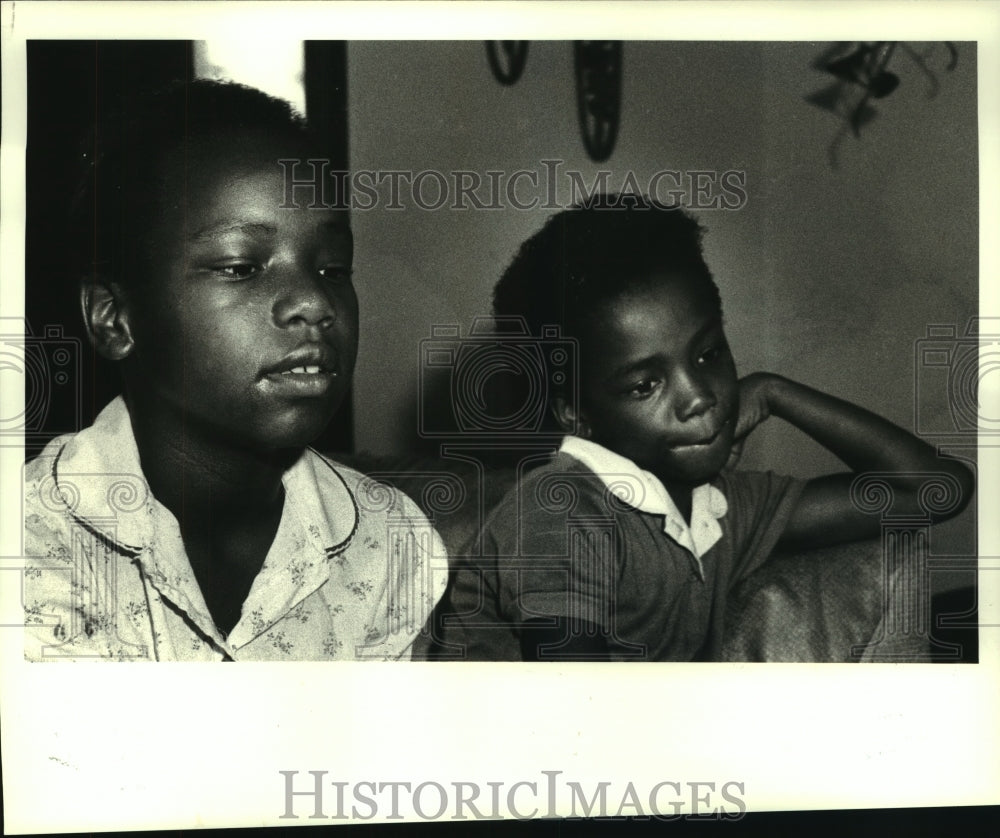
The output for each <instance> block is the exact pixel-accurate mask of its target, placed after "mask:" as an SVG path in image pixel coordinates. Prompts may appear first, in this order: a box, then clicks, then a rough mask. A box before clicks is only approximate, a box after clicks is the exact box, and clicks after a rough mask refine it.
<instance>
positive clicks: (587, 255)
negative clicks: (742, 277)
mask: <svg viewBox="0 0 1000 838" xmlns="http://www.w3.org/2000/svg"><path fill="white" fill-rule="evenodd" d="M702 232H703V230H702V227H701V225H700V224H699V222H698V221H697V220H696V219H695V218H694V217H693V216H691V215H689V214H688V213H686V212H684V211H683V210H682V209H680V208H677V207H673V206H669V205H665V204H660V203H657V202H655V201H651V200H650V199H648V198H645V197H642V196H638V195H632V194H621V195H619V194H608V195H597V196H594V197H592V198H591V199H589V200H588V201H586V202H584V203H583V204H581V205H578V206H575V207H573V208H572V209H568V210H564V211H563V212H560V213H558V214H556V215H554V216H552V217H551V218H550V219H549V220H548V221H547V222H546V223H545V226H544V227H542V229H541V230H539V231H538V232H537V233H535V235H533V236H532V237H531V238H530V239H528V240H527V241H525V242H524V244H522V245H521V248H520V250H519V251H518V253H517V255H516V256H515V257H514V260H513V261H512V262H511V263H510V266H509V267H508V268H507V270H506V271H505V272H504V274H503V276H502V277H501V279H500V281H499V282H498V283H497V284H496V287H495V288H494V290H493V313H494V315H496V316H497V317H500V318H504V317H522V318H524V320H525V321H527V324H528V327H529V329H530V331H531V333H532V334H533V335H535V336H540V335H541V329H542V327H543V326H558V327H559V328H560V330H561V334H562V336H564V337H579V333H580V327H581V326H582V325H583V324H584V323H585V322H586V321H587V319H588V318H590V317H591V316H592V315H593V314H594V313H595V312H598V311H599V310H600V308H601V306H602V305H603V304H606V303H607V302H608V301H609V300H611V299H613V298H615V297H617V296H619V295H620V294H622V293H623V292H625V291H627V290H629V289H630V288H635V287H637V286H641V285H646V284H647V283H648V282H649V280H650V276H651V274H653V273H655V272H661V273H662V272H685V273H688V274H690V275H692V276H694V277H696V278H697V279H699V280H701V281H703V282H704V283H705V286H706V288H707V289H708V291H709V293H710V294H711V295H712V297H713V298H714V300H715V302H716V304H717V305H718V308H719V312H720V314H721V311H722V303H721V299H720V297H719V290H718V288H717V286H716V285H715V281H714V280H713V278H712V274H711V272H710V271H709V269H708V266H707V265H706V264H705V259H704V255H703V253H702V244H701V240H702Z"/></svg>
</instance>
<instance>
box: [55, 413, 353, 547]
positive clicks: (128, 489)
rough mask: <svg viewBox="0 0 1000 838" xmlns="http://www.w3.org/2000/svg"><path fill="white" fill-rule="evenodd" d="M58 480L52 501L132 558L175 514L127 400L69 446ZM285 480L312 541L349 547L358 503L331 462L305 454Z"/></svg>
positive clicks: (289, 503) (60, 459) (58, 463)
mask: <svg viewBox="0 0 1000 838" xmlns="http://www.w3.org/2000/svg"><path fill="white" fill-rule="evenodd" d="M52 478H53V489H54V491H53V495H52V498H53V500H54V501H57V502H61V503H63V504H65V506H66V507H67V508H68V510H69V512H70V514H72V515H73V516H74V517H75V518H76V519H78V520H80V521H81V522H82V523H84V524H86V525H87V527H88V528H89V529H91V530H92V531H95V532H97V533H98V534H99V535H100V536H101V537H102V538H104V539H105V540H107V541H109V542H111V543H113V544H114V545H116V547H118V549H119V550H120V551H121V552H123V553H125V554H127V555H131V556H136V555H138V554H140V553H142V552H144V551H146V550H148V548H149V547H150V546H151V544H152V541H153V539H154V537H155V535H156V529H157V528H156V527H155V526H154V522H155V519H156V518H157V517H159V516H162V515H164V514H166V515H168V516H170V514H171V513H170V512H169V510H167V509H166V508H165V507H163V506H162V505H161V504H160V503H159V502H158V501H157V500H156V499H155V498H154V497H153V494H152V492H151V491H150V489H149V486H148V484H147V483H146V480H145V477H144V476H143V473H142V466H141V464H140V461H139V449H138V447H137V446H136V442H135V436H134V434H133V433H132V422H131V419H130V417H129V412H128V408H127V407H126V406H125V401H124V399H122V397H121V396H119V397H118V398H116V399H114V400H113V401H112V402H111V403H110V404H109V405H108V406H107V407H105V408H104V410H102V411H101V412H100V414H98V416H97V419H95V420H94V424H93V425H91V426H90V427H89V428H85V429H84V430H82V431H80V432H79V433H77V434H75V435H73V436H72V437H71V438H70V439H69V441H68V442H66V444H65V445H64V446H63V447H62V449H61V450H60V451H59V453H58V454H57V456H56V459H55V460H54V462H53V466H52ZM282 483H283V484H284V487H285V497H286V504H285V505H286V508H287V509H289V510H291V511H292V514H294V515H295V517H296V518H297V519H298V521H299V522H300V523H301V525H302V529H303V530H304V531H305V532H306V533H307V537H308V538H309V539H310V541H312V542H313V544H314V545H315V546H316V547H317V548H318V549H320V550H322V551H323V552H325V553H326V554H327V555H328V556H330V555H336V554H337V553H340V552H342V551H343V550H344V549H346V547H347V545H348V544H349V543H350V540H351V538H352V537H353V535H354V532H355V530H356V529H357V525H358V511H357V504H356V503H355V501H354V496H353V495H352V493H351V491H350V489H348V487H347V484H346V483H344V480H343V478H341V476H340V475H339V473H338V472H337V471H336V470H335V469H334V468H333V466H332V464H330V463H329V462H328V461H327V460H325V459H324V458H323V457H321V456H319V455H318V454H316V453H315V452H313V451H311V450H306V451H305V452H303V454H302V456H301V457H299V459H298V460H297V461H296V462H295V463H294V465H292V466H291V468H289V469H288V470H287V471H286V472H285V474H284V476H283V477H282ZM320 487H321V489H322V491H321V490H320Z"/></svg>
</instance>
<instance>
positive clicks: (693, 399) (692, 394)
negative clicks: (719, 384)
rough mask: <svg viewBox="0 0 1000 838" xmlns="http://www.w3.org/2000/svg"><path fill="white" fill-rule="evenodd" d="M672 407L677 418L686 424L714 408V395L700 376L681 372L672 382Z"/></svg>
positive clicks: (690, 372) (689, 372)
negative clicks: (673, 406)
mask: <svg viewBox="0 0 1000 838" xmlns="http://www.w3.org/2000/svg"><path fill="white" fill-rule="evenodd" d="M674 405H675V408H674V409H675V411H676V413H677V418H678V419H680V420H681V421H682V422H686V421H688V420H689V419H695V418H697V417H698V416H701V415H702V414H703V413H705V412H706V411H708V410H710V409H711V408H713V407H715V394H714V393H713V392H712V389H711V388H710V387H708V386H707V385H706V383H705V382H704V381H702V380H701V378H700V376H698V375H697V374H695V373H694V372H692V371H681V372H679V373H678V374H677V377H676V379H675V381H674Z"/></svg>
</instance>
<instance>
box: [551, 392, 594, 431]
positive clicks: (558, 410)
mask: <svg viewBox="0 0 1000 838" xmlns="http://www.w3.org/2000/svg"><path fill="white" fill-rule="evenodd" d="M552 415H553V416H555V417H556V422H558V423H559V427H560V428H562V429H563V431H564V432H566V433H568V434H576V435H577V436H579V437H583V439H590V423H589V422H588V421H587V416H586V414H585V413H584V412H583V409H582V408H580V407H579V406H578V405H576V404H574V403H573V400H572V399H569V398H567V397H566V396H565V395H564V394H562V393H558V394H556V395H554V396H553V397H552Z"/></svg>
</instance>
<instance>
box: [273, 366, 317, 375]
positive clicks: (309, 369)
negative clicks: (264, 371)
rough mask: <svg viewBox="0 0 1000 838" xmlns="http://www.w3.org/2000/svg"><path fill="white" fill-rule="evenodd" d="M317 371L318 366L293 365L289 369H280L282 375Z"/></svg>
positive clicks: (308, 373) (313, 373)
mask: <svg viewBox="0 0 1000 838" xmlns="http://www.w3.org/2000/svg"><path fill="white" fill-rule="evenodd" d="M317 373H319V367H318V366H308V367H293V368H292V369H290V370H282V372H281V374H282V375H316V374H317Z"/></svg>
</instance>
